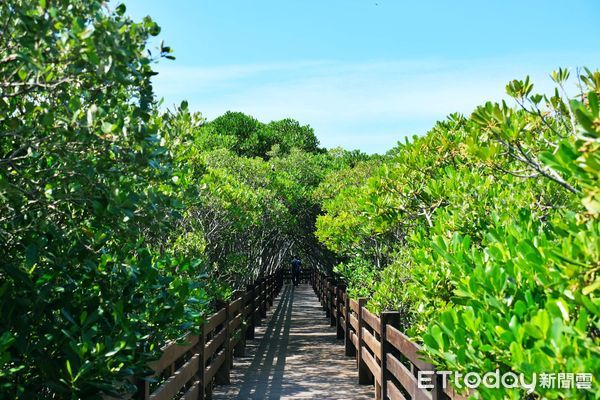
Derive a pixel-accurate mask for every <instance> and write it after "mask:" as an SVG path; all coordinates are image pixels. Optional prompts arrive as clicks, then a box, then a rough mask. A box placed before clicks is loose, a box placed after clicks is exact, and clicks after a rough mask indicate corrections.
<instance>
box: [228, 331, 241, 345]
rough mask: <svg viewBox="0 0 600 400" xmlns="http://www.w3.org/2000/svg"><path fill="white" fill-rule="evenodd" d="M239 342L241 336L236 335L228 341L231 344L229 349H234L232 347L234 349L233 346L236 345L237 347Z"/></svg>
mask: <svg viewBox="0 0 600 400" xmlns="http://www.w3.org/2000/svg"><path fill="white" fill-rule="evenodd" d="M240 340H242V336H241V334H240V335H237V336H234V337H233V338H232V339H231V341H230V343H231V348H234V347H235V346H236V345H237V344H238V343H239V342H240Z"/></svg>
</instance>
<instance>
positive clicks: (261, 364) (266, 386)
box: [238, 285, 294, 399]
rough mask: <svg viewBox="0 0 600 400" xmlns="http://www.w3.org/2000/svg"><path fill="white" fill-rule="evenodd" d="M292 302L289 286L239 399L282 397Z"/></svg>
mask: <svg viewBox="0 0 600 400" xmlns="http://www.w3.org/2000/svg"><path fill="white" fill-rule="evenodd" d="M293 302H294V290H293V288H292V287H291V285H286V286H285V288H284V290H283V293H282V295H281V298H280V300H279V303H278V305H277V308H276V309H275V312H274V313H273V317H272V318H271V321H270V322H269V326H268V327H267V330H266V331H265V334H264V336H263V337H262V339H261V341H260V345H259V346H258V348H257V350H256V353H255V355H254V359H253V360H252V363H251V364H250V366H249V367H248V369H247V370H246V373H245V374H244V377H243V380H242V382H243V384H242V386H241V387H240V391H239V394H238V398H239V399H267V398H268V399H279V398H280V397H281V388H282V384H283V371H284V370H285V359H286V357H287V350H288V344H289V333H290V323H291V319H292V305H293ZM275 358H276V359H277V361H276V362H274V361H275ZM271 376H272V377H273V379H270V378H271Z"/></svg>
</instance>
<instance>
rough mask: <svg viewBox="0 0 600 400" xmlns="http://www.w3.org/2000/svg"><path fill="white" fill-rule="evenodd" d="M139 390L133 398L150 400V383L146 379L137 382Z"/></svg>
mask: <svg viewBox="0 0 600 400" xmlns="http://www.w3.org/2000/svg"><path fill="white" fill-rule="evenodd" d="M136 387H137V390H136V392H135V395H134V396H133V398H134V399H136V400H148V399H149V398H150V382H148V381H147V380H145V379H139V378H138V379H137V380H136Z"/></svg>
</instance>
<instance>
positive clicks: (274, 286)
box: [104, 269, 283, 400]
mask: <svg viewBox="0 0 600 400" xmlns="http://www.w3.org/2000/svg"><path fill="white" fill-rule="evenodd" d="M282 286H283V270H281V269H280V270H278V271H277V272H275V273H273V274H271V275H269V276H267V277H264V278H262V279H260V280H259V281H257V282H255V283H254V284H252V285H248V286H247V287H246V290H245V291H236V292H234V294H233V295H232V297H231V299H230V300H229V301H228V302H224V303H223V304H222V305H221V306H220V307H219V309H218V310H217V311H216V312H215V313H214V314H212V315H211V316H210V317H208V318H207V319H206V320H205V321H204V323H203V324H202V325H201V326H200V327H199V332H195V333H193V334H188V335H186V336H185V337H184V338H182V340H179V341H177V342H173V343H169V344H167V345H166V346H164V347H163V348H162V349H161V350H162V354H161V356H160V358H159V359H158V360H156V361H153V362H151V363H150V364H149V365H148V366H149V368H150V369H151V370H152V371H153V374H152V375H151V378H152V379H155V380H158V381H159V383H157V384H153V385H151V384H150V380H149V379H148V378H138V379H136V381H135V384H136V386H137V388H138V390H137V392H136V393H135V394H133V396H131V395H130V396H127V397H123V399H125V398H134V399H144V400H166V399H173V398H177V399H182V400H184V399H205V398H210V397H211V393H212V386H213V384H215V383H217V384H223V383H228V382H229V370H230V368H231V365H232V363H233V358H234V356H236V357H237V356H243V353H244V346H245V342H246V339H251V338H253V337H254V328H255V326H256V325H257V324H258V323H259V322H260V319H261V318H264V317H265V316H266V312H267V308H268V307H269V306H271V305H273V301H274V298H275V297H276V296H277V295H278V294H279V292H280V291H281V288H282ZM104 398H105V399H114V398H113V397H109V396H104Z"/></svg>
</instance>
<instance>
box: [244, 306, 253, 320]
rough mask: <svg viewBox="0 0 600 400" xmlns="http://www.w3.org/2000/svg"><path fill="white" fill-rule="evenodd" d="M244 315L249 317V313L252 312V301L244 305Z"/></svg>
mask: <svg viewBox="0 0 600 400" xmlns="http://www.w3.org/2000/svg"><path fill="white" fill-rule="evenodd" d="M243 314H244V317H247V316H248V315H250V314H252V303H250V304H248V305H247V306H246V307H244V312H243Z"/></svg>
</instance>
